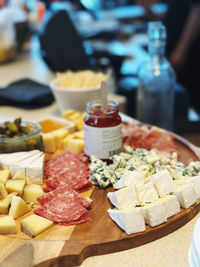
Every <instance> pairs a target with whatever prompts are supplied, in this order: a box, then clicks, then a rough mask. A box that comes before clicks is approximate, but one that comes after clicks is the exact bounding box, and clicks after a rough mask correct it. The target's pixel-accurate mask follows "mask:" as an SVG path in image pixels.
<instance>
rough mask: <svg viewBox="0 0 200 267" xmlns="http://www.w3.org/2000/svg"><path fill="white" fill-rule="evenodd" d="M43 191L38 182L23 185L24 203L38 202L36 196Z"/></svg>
mask: <svg viewBox="0 0 200 267" xmlns="http://www.w3.org/2000/svg"><path fill="white" fill-rule="evenodd" d="M43 194H44V192H43V190H42V188H41V186H40V185H38V184H28V185H26V186H25V187H24V196H23V199H24V201H25V202H26V203H34V204H39V202H38V201H37V198H38V197H40V196H41V195H43Z"/></svg>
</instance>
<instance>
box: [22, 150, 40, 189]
mask: <svg viewBox="0 0 200 267" xmlns="http://www.w3.org/2000/svg"><path fill="white" fill-rule="evenodd" d="M43 167H44V153H43V154H42V155H41V156H40V157H39V158H38V159H37V160H35V161H34V162H32V163H31V164H30V165H29V166H27V167H26V176H27V177H28V178H29V180H30V181H31V182H32V183H35V184H43Z"/></svg>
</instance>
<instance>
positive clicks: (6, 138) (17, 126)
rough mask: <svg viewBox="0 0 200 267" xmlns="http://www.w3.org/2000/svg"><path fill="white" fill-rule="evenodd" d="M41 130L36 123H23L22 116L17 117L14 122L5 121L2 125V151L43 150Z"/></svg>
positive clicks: (0, 127) (0, 148)
mask: <svg viewBox="0 0 200 267" xmlns="http://www.w3.org/2000/svg"><path fill="white" fill-rule="evenodd" d="M39 130H40V126H37V124H36V123H32V122H27V123H26V124H22V119H21V118H16V119H15V120H14V121H13V122H11V121H5V122H4V124H3V125H0V153H10V152H17V151H29V150H33V149H40V150H42V137H41V135H40V131H39Z"/></svg>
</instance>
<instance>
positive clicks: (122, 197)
mask: <svg viewBox="0 0 200 267" xmlns="http://www.w3.org/2000/svg"><path fill="white" fill-rule="evenodd" d="M107 196H108V198H109V200H110V202H111V203H112V204H113V205H114V206H115V207H116V208H118V209H130V208H134V207H135V206H136V205H138V199H137V193H136V190H135V186H134V185H132V186H129V187H125V188H122V189H120V190H118V191H115V192H109V193H108V194H107Z"/></svg>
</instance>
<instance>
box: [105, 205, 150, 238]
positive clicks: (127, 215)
mask: <svg viewBox="0 0 200 267" xmlns="http://www.w3.org/2000/svg"><path fill="white" fill-rule="evenodd" d="M107 211H108V213H109V216H110V218H111V219H112V220H113V221H114V222H115V223H116V224H117V225H118V226H119V227H120V228H121V229H123V230H124V231H125V232H126V233H127V235H131V234H135V233H139V232H143V231H145V229H146V227H145V221H144V216H143V214H142V212H141V208H139V207H136V208H132V209H130V210H118V209H109V210H107Z"/></svg>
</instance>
